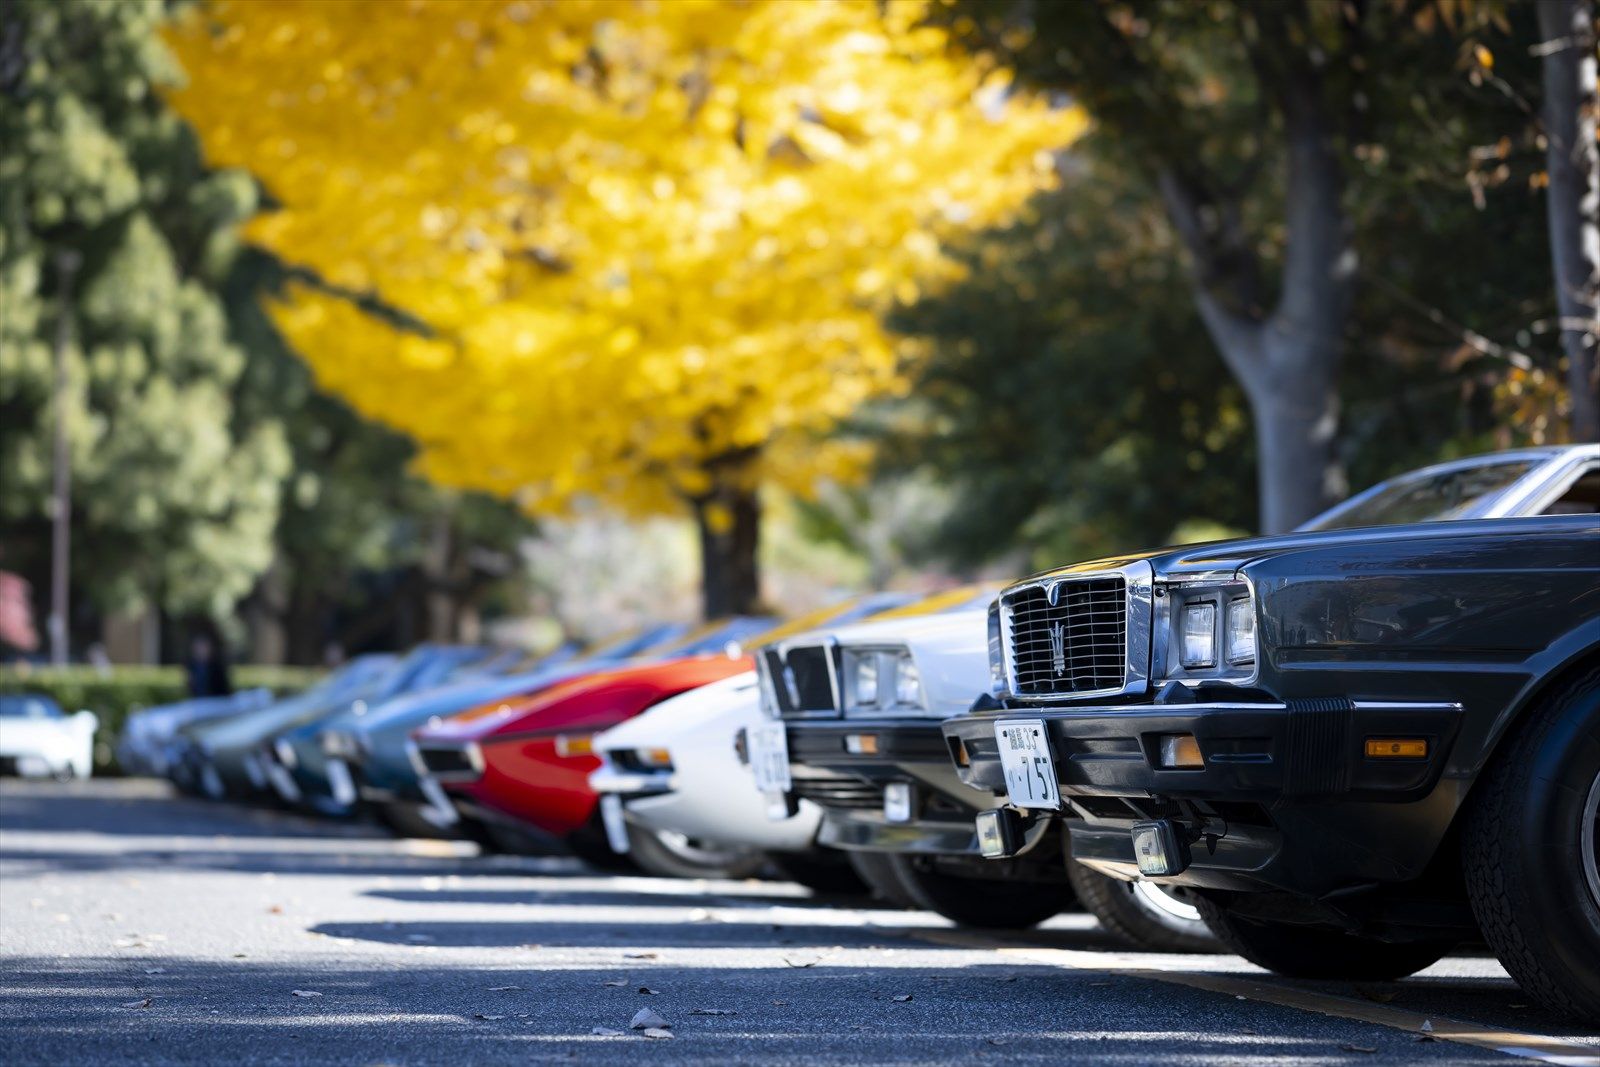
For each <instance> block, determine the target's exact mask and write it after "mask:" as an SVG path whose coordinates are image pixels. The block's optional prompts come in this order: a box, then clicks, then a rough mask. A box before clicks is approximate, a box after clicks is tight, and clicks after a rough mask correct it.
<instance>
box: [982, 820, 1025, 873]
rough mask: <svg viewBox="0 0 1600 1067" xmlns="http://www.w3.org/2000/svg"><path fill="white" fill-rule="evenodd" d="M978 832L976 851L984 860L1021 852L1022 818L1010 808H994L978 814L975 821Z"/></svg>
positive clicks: (1002, 857)
mask: <svg viewBox="0 0 1600 1067" xmlns="http://www.w3.org/2000/svg"><path fill="white" fill-rule="evenodd" d="M975 825H976V827H977V831H978V851H979V852H981V853H982V854H983V858H984V859H990V860H998V859H1005V858H1006V857H1008V856H1015V855H1016V854H1017V853H1018V852H1020V851H1021V850H1022V845H1023V839H1024V833H1023V826H1022V816H1020V815H1018V814H1017V813H1016V812H1014V811H1012V810H1011V809H1010V808H995V809H994V810H992V811H980V812H978V815H977V818H976V820H975Z"/></svg>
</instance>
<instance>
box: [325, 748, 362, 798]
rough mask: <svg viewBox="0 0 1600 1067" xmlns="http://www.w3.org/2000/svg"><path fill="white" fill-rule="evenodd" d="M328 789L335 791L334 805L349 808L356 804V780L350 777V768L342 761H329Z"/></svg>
mask: <svg viewBox="0 0 1600 1067" xmlns="http://www.w3.org/2000/svg"><path fill="white" fill-rule="evenodd" d="M328 787H329V788H330V789H332V790H333V800H334V803H336V804H338V805H339V806H340V807H345V808H348V807H349V806H350V805H352V804H354V803H355V802H356V796H357V794H356V780H355V779H354V778H352V777H351V776H350V767H349V765H348V764H347V763H345V761H344V760H342V759H331V760H329V761H328Z"/></svg>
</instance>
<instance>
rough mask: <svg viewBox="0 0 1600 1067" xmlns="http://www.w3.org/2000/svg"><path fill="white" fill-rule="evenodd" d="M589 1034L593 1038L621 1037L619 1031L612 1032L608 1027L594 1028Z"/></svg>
mask: <svg viewBox="0 0 1600 1067" xmlns="http://www.w3.org/2000/svg"><path fill="white" fill-rule="evenodd" d="M589 1032H590V1033H591V1034H593V1035H594V1036H595V1037H621V1036H622V1031H621V1030H613V1029H611V1027H609V1026H596V1027H595V1028H594V1029H592V1030H590V1031H589Z"/></svg>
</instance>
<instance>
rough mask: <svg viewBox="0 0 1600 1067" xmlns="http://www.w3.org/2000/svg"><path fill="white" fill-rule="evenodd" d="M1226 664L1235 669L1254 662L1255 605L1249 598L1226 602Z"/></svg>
mask: <svg viewBox="0 0 1600 1067" xmlns="http://www.w3.org/2000/svg"><path fill="white" fill-rule="evenodd" d="M1224 647H1225V648H1226V649H1227V656H1228V662H1229V663H1231V664H1233V665H1234V666H1236V667H1242V666H1248V665H1249V664H1252V663H1254V662H1255V661H1256V604H1255V600H1254V599H1253V598H1251V597H1240V598H1239V599H1238V600H1232V601H1229V602H1228V618H1227V630H1226V633H1225V635H1224Z"/></svg>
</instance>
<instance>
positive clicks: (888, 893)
mask: <svg viewBox="0 0 1600 1067" xmlns="http://www.w3.org/2000/svg"><path fill="white" fill-rule="evenodd" d="M844 855H845V858H846V860H847V861H848V862H849V864H850V869H851V870H853V871H855V872H856V874H857V875H859V876H860V878H861V880H862V881H863V882H865V883H866V885H867V889H868V890H869V891H870V892H871V893H872V895H873V896H874V897H876V898H878V899H879V900H881V901H883V903H885V904H887V905H889V907H891V908H906V909H908V910H909V909H915V908H918V907H920V906H921V905H919V904H918V903H917V902H916V901H915V900H914V899H912V896H911V893H910V892H909V891H908V890H907V889H906V887H905V885H904V883H902V882H901V881H900V876H899V875H898V874H896V873H895V870H894V868H893V867H892V866H891V865H890V863H889V857H888V856H887V855H885V854H884V853H881V852H857V851H854V850H851V851H848V852H846V853H845V854H844Z"/></svg>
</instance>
